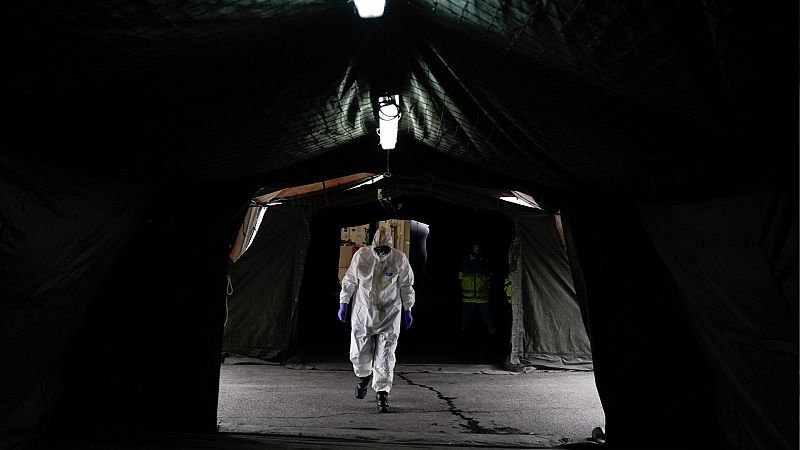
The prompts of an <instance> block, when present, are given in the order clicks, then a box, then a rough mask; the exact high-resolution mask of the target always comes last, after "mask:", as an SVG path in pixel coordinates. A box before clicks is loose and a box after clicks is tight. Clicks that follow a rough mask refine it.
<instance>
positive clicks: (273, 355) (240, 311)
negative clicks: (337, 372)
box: [223, 207, 310, 360]
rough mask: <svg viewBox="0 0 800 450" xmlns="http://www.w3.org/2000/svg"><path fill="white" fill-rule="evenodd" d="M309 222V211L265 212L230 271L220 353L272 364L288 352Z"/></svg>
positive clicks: (292, 335)
mask: <svg viewBox="0 0 800 450" xmlns="http://www.w3.org/2000/svg"><path fill="white" fill-rule="evenodd" d="M308 220H309V214H308V209H307V208H303V207H292V208H270V209H268V210H267V212H266V213H265V214H264V218H263V219H262V222H261V226H260V228H259V230H258V233H257V234H256V237H255V239H254V240H253V243H252V244H251V245H250V247H249V248H248V250H247V251H246V252H245V253H244V254H243V255H242V257H241V258H239V259H238V260H237V261H236V262H235V263H234V264H232V265H231V266H230V279H231V287H232V289H231V290H232V293H230V294H229V295H228V299H227V301H228V319H227V322H226V325H225V334H224V338H223V351H224V352H226V353H229V354H237V355H242V356H248V357H254V358H260V359H266V360H271V359H279V358H281V357H282V356H283V355H284V354H286V353H287V352H288V351H290V350H291V347H292V345H293V339H294V330H295V326H296V324H297V317H296V315H297V305H298V299H299V295H300V285H301V282H302V279H303V267H304V265H305V255H306V251H307V249H308V242H309V236H310V234H309V229H308Z"/></svg>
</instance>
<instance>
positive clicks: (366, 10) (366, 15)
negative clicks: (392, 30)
mask: <svg viewBox="0 0 800 450" xmlns="http://www.w3.org/2000/svg"><path fill="white" fill-rule="evenodd" d="M353 3H355V4H356V10H357V11H358V16H359V17H361V18H362V19H374V18H376V17H381V16H383V10H384V9H385V8H386V0H353Z"/></svg>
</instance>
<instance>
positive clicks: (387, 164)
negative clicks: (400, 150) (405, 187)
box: [383, 150, 392, 178]
mask: <svg viewBox="0 0 800 450" xmlns="http://www.w3.org/2000/svg"><path fill="white" fill-rule="evenodd" d="M390 151H391V150H386V172H384V174H383V176H384V177H385V178H391V176H392V172H390V171H389V152H390Z"/></svg>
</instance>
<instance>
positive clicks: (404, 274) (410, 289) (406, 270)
mask: <svg viewBox="0 0 800 450" xmlns="http://www.w3.org/2000/svg"><path fill="white" fill-rule="evenodd" d="M401 255H403V262H402V263H401V265H400V273H399V274H398V275H399V277H400V279H399V280H398V282H399V283H400V299H402V301H403V309H405V310H410V309H411V308H412V307H413V306H414V302H415V301H416V293H415V292H414V271H413V270H412V269H411V264H409V262H408V257H407V256H406V255H405V254H404V253H401Z"/></svg>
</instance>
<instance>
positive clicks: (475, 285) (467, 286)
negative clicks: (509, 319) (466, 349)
mask: <svg viewBox="0 0 800 450" xmlns="http://www.w3.org/2000/svg"><path fill="white" fill-rule="evenodd" d="M458 279H459V281H460V282H461V300H462V314H461V330H462V331H467V330H468V329H469V325H470V322H472V318H473V316H474V315H475V313H480V316H481V318H482V319H483V323H484V325H486V330H487V331H488V332H489V334H494V333H495V332H496V331H497V329H496V328H495V326H494V321H493V320H492V313H491V309H490V305H489V295H490V294H489V293H490V290H489V289H490V287H491V286H490V280H491V268H490V264H489V259H487V258H486V257H484V256H483V255H482V254H481V243H480V242H479V241H474V242H473V243H472V252H471V253H470V254H469V255H467V256H466V257H464V259H462V260H461V265H460V267H459V272H458Z"/></svg>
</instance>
